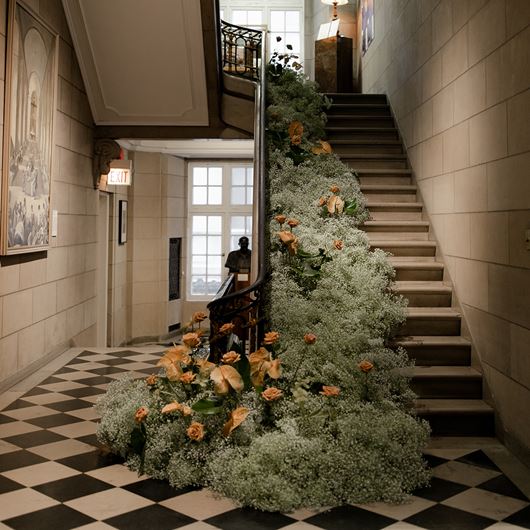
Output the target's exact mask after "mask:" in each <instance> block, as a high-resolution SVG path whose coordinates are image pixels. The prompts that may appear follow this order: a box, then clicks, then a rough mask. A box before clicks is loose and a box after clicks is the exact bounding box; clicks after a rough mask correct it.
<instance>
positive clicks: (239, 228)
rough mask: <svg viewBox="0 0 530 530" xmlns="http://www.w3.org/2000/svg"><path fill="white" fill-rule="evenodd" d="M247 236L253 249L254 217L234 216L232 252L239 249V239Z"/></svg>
mask: <svg viewBox="0 0 530 530" xmlns="http://www.w3.org/2000/svg"><path fill="white" fill-rule="evenodd" d="M243 236H246V237H248V241H249V243H250V248H252V215H232V218H231V219H230V250H237V249H238V248H239V238H240V237H243Z"/></svg>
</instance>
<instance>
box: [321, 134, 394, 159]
mask: <svg viewBox="0 0 530 530" xmlns="http://www.w3.org/2000/svg"><path fill="white" fill-rule="evenodd" d="M330 144H331V147H332V149H333V152H334V153H335V154H336V155H339V156H340V157H344V158H345V159H347V158H348V157H352V156H354V155H363V154H365V155H368V154H369V155H372V154H373V155H376V154H383V155H402V154H403V145H402V144H401V142H399V141H397V140H394V139H392V138H390V139H383V140H378V139H375V138H368V139H366V140H362V139H359V140H358V141H351V142H350V141H344V140H334V141H331V142H330Z"/></svg>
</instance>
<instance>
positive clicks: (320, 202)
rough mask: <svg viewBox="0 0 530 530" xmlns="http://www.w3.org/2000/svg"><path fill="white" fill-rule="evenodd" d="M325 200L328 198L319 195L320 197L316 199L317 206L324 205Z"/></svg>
mask: <svg viewBox="0 0 530 530" xmlns="http://www.w3.org/2000/svg"><path fill="white" fill-rule="evenodd" d="M327 202H328V198H327V197H320V199H318V205H319V206H324V205H325V204H326V203H327Z"/></svg>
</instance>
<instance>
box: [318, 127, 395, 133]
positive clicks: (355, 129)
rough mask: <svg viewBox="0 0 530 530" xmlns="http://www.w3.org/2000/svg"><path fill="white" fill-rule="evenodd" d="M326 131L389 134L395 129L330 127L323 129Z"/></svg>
mask: <svg viewBox="0 0 530 530" xmlns="http://www.w3.org/2000/svg"><path fill="white" fill-rule="evenodd" d="M325 130H326V131H330V132H348V131H352V132H358V131H360V132H363V131H370V132H374V131H382V132H389V131H393V132H396V131H397V129H396V128H395V127H340V126H331V127H325Z"/></svg>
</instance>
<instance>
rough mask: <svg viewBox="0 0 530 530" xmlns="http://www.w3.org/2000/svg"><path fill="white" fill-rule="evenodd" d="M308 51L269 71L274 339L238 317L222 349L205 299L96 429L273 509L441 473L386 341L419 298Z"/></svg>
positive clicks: (121, 448) (132, 450) (132, 451)
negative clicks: (339, 147)
mask: <svg viewBox="0 0 530 530" xmlns="http://www.w3.org/2000/svg"><path fill="white" fill-rule="evenodd" d="M294 63H296V58H295V57H293V56H292V55H290V54H286V55H281V54H275V56H274V57H273V60H272V64H271V65H270V66H269V71H268V77H269V88H268V94H267V97H268V109H267V116H268V147H269V157H268V176H269V201H270V206H269V208H270V209H269V219H270V225H269V235H270V247H269V248H270V255H269V259H270V267H271V281H270V289H269V293H268V297H267V298H268V308H267V312H268V319H267V322H266V323H265V325H266V329H268V330H269V331H268V332H267V333H266V334H265V336H264V337H263V343H262V345H261V347H260V348H259V349H258V350H256V351H253V352H245V351H243V350H242V348H241V344H240V342H239V339H238V337H237V335H236V331H237V329H236V327H235V326H234V324H233V323H231V322H228V323H226V324H224V325H223V326H221V327H220V328H219V330H218V331H217V336H218V337H221V338H222V341H223V342H222V343H223V344H225V345H226V346H225V351H224V354H223V355H221V356H220V358H219V360H218V362H215V363H214V362H212V360H211V359H210V357H209V355H208V348H207V343H206V339H205V338H204V336H203V329H202V328H201V324H202V323H203V322H204V321H205V320H206V318H207V315H206V314H205V313H195V314H194V315H193V318H192V319H191V322H190V323H189V324H188V325H187V326H185V329H183V330H182V340H181V343H180V344H175V345H173V347H172V348H169V349H168V350H167V351H166V352H165V353H164V355H163V356H162V357H161V359H160V361H159V367H160V372H159V373H158V374H153V375H150V376H148V377H147V378H145V379H140V380H131V379H123V380H118V381H116V382H114V383H112V384H110V385H109V387H108V390H107V393H106V394H105V395H104V396H103V398H101V399H100V400H99V402H98V405H97V407H98V410H99V412H100V414H101V423H100V425H99V429H98V436H99V439H100V440H101V441H102V442H103V443H104V444H106V445H107V446H108V447H109V448H110V450H112V451H113V452H115V453H119V454H121V455H123V457H124V458H125V459H126V463H127V465H128V466H129V467H130V468H131V469H134V470H137V471H138V472H139V473H146V474H148V475H149V476H151V477H153V478H157V479H165V480H168V481H169V483H170V484H171V485H172V486H174V487H175V488H183V487H189V486H204V487H209V488H211V489H212V490H214V491H215V492H217V493H218V494H221V495H225V496H227V497H230V498H231V499H233V500H234V501H235V502H236V503H238V504H240V505H243V506H250V507H254V508H258V509H261V510H268V511H282V512H288V511H292V510H295V509H298V508H301V507H312V508H318V507H329V506H337V505H341V504H344V503H365V502H377V501H385V502H403V501H404V500H406V498H407V496H408V495H409V494H410V493H411V492H413V491H414V489H415V488H418V487H422V486H424V485H426V483H427V482H428V479H429V471H428V469H427V467H426V463H425V462H424V460H423V458H422V449H423V448H424V446H425V444H426V443H427V440H428V434H429V429H428V426H427V424H426V423H425V422H423V421H421V420H419V419H417V418H416V417H414V416H413V415H412V414H411V413H410V408H411V403H412V400H413V398H414V395H413V393H412V392H411V390H410V388H409V385H408V380H407V378H406V377H405V376H404V373H405V372H406V370H405V369H407V368H409V367H410V366H411V363H410V361H409V359H408V357H407V355H406V353H405V352H404V351H403V350H397V351H395V350H392V349H389V348H388V347H386V344H387V341H388V339H389V338H390V337H391V335H392V333H393V332H394V331H395V330H396V329H397V328H398V327H399V326H400V325H401V323H402V322H403V320H404V318H405V317H404V307H405V302H404V301H403V300H402V299H401V298H400V297H398V296H396V295H394V294H392V292H391V290H390V287H391V283H392V280H393V276H394V272H393V269H392V267H391V266H390V264H389V263H388V260H387V259H386V255H385V254H384V252H382V251H380V250H375V251H372V250H370V246H369V242H368V239H367V237H366V235H365V234H364V232H362V231H361V230H359V229H358V228H357V227H358V226H359V225H360V224H361V223H362V222H363V221H364V220H366V219H367V218H368V212H367V210H366V207H365V200H364V198H363V196H362V194H361V191H360V188H359V184H358V181H357V179H356V175H355V173H353V172H352V171H351V170H350V169H349V168H348V167H346V166H345V165H344V164H343V163H341V161H340V160H339V159H338V157H337V156H336V155H335V154H333V152H332V150H331V147H330V146H329V144H326V142H324V141H323V140H321V139H322V137H323V135H324V125H325V115H324V110H325V108H326V107H327V105H328V103H329V102H328V101H327V100H326V99H325V98H324V97H323V96H322V95H320V94H318V92H317V90H316V86H315V84H314V83H311V82H309V81H307V80H306V79H305V78H304V77H303V75H302V74H301V73H300V72H299V70H300V68H298V67H297V66H295V64H294ZM255 325H257V321H253V322H251V321H249V323H248V326H247V327H253V326H255ZM214 339H215V337H214Z"/></svg>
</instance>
